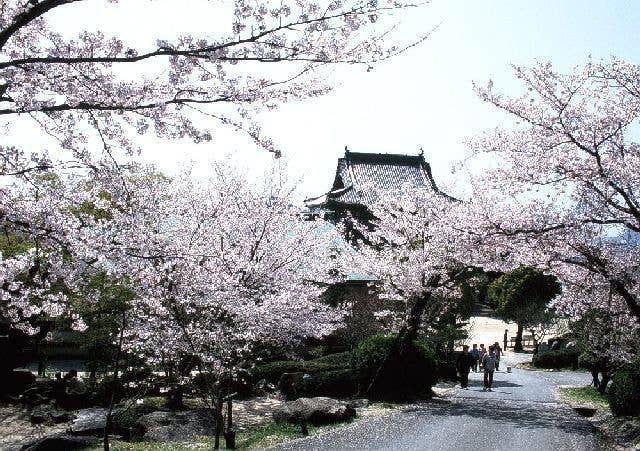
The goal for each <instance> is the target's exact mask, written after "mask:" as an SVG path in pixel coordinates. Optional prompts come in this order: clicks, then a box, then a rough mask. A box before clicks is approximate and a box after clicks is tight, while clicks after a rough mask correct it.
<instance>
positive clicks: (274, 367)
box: [251, 360, 302, 384]
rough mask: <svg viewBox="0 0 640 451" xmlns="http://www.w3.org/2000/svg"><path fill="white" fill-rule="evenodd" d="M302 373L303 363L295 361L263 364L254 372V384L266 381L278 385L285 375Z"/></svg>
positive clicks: (252, 372)
mask: <svg viewBox="0 0 640 451" xmlns="http://www.w3.org/2000/svg"><path fill="white" fill-rule="evenodd" d="M299 372H302V362H298V361H295V360H281V361H278V362H269V363H263V364H262V365H257V366H256V367H255V368H254V369H253V370H252V371H251V374H252V375H253V380H254V382H257V381H259V380H262V379H266V380H267V381H269V382H271V383H272V384H277V383H278V381H279V380H280V376H282V374H283V373H299Z"/></svg>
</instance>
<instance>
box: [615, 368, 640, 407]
mask: <svg viewBox="0 0 640 451" xmlns="http://www.w3.org/2000/svg"><path fill="white" fill-rule="evenodd" d="M608 394H609V405H610V406H611V411H612V412H613V413H614V414H616V415H640V356H638V357H636V358H635V359H633V360H632V361H631V362H629V363H627V364H626V365H625V366H624V367H622V368H621V369H620V370H618V371H617V372H616V373H615V375H614V376H613V379H612V381H611V385H610V386H609V393H608Z"/></svg>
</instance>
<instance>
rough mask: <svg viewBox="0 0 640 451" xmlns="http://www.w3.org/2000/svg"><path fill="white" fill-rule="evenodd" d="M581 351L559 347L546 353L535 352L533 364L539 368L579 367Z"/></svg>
mask: <svg viewBox="0 0 640 451" xmlns="http://www.w3.org/2000/svg"><path fill="white" fill-rule="evenodd" d="M579 355H580V352H579V351H578V350H577V349H559V350H554V351H546V352H544V353H541V354H540V353H539V354H535V355H534V356H533V359H532V363H533V366H535V367H537V368H547V369H561V368H572V369H576V368H577V367H578V356H579Z"/></svg>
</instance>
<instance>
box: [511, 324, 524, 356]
mask: <svg viewBox="0 0 640 451" xmlns="http://www.w3.org/2000/svg"><path fill="white" fill-rule="evenodd" d="M522 329H523V327H522V324H518V331H517V332H516V343H515V345H514V347H513V352H522V351H523V348H522Z"/></svg>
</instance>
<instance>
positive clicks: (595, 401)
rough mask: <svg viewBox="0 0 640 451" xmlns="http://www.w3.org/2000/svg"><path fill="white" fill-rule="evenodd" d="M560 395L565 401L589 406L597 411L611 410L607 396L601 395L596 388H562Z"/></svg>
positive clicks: (559, 391)
mask: <svg viewBox="0 0 640 451" xmlns="http://www.w3.org/2000/svg"><path fill="white" fill-rule="evenodd" d="M558 393H559V395H560V397H561V398H562V399H564V400H565V401H568V402H572V403H581V404H588V405H590V406H592V407H594V408H597V409H602V410H609V401H608V399H607V395H606V394H605V395H603V394H601V393H600V392H599V391H598V390H597V389H596V388H595V387H592V386H587V387H560V388H559V389H558Z"/></svg>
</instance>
